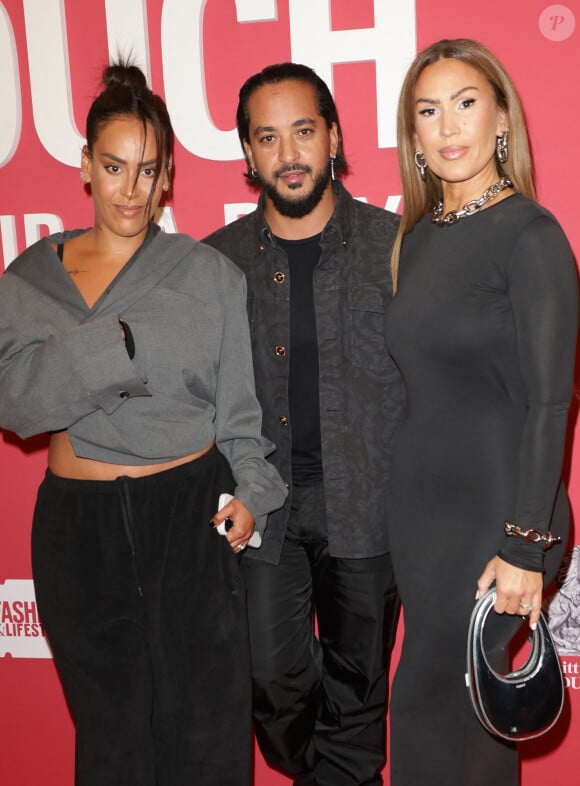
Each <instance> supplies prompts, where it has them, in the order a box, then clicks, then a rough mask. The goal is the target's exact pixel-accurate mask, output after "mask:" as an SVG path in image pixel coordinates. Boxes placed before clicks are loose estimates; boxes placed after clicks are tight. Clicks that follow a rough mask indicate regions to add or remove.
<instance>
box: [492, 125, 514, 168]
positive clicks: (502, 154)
mask: <svg viewBox="0 0 580 786" xmlns="http://www.w3.org/2000/svg"><path fill="white" fill-rule="evenodd" d="M509 132H510V130H509V128H506V130H505V131H504V132H503V134H502V135H501V136H498V137H496V140H495V152H496V155H497V160H498V161H499V163H500V164H505V162H506V161H507V160H508V158H509V149H508V134H509Z"/></svg>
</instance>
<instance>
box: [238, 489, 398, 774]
mask: <svg viewBox="0 0 580 786" xmlns="http://www.w3.org/2000/svg"><path fill="white" fill-rule="evenodd" d="M326 531H327V530H326V511H325V504H324V489H323V486H322V484H319V485H316V486H309V487H305V488H301V489H295V491H294V495H293V500H292V510H291V514H290V520H289V523H288V531H287V535H286V540H285V542H284V545H283V548H282V555H281V559H280V563H279V564H278V565H271V564H269V563H265V562H261V561H258V560H255V559H248V558H244V559H243V560H242V570H243V572H244V577H245V579H246V585H247V589H248V606H249V620H250V641H251V652H252V674H253V684H254V709H253V714H254V724H255V730H256V736H257V739H258V742H259V744H260V748H261V750H262V753H263V754H264V757H265V758H266V760H267V761H268V763H269V764H270V765H271V766H273V767H275V768H277V769H280V770H282V771H283V772H285V773H286V774H288V775H290V777H294V778H295V783H296V784H302V783H304V784H306V783H309V784H310V783H316V784H318V786H355V785H361V786H362V784H381V783H382V778H381V775H380V773H381V770H382V768H383V766H384V763H385V759H386V751H385V712H386V700H387V690H388V667H389V659H390V652H391V646H392V642H393V637H394V632H395V627H396V621H397V616H398V610H399V600H398V596H397V592H396V588H395V583H394V578H393V571H392V567H391V559H390V555H388V554H385V555H382V556H378V557H372V558H369V559H338V558H335V557H332V556H330V554H329V551H328V540H327V534H326ZM314 612H316V618H317V622H318V638H315V636H314V629H313V615H314Z"/></svg>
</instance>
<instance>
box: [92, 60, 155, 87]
mask: <svg viewBox="0 0 580 786" xmlns="http://www.w3.org/2000/svg"><path fill="white" fill-rule="evenodd" d="M103 82H104V84H105V88H107V89H109V88H111V87H125V88H129V89H130V90H132V91H141V90H147V89H148V88H147V80H146V78H145V74H144V73H143V71H141V69H140V68H137V66H134V65H128V64H127V63H113V64H112V65H110V66H108V67H107V68H105V70H104V72H103Z"/></svg>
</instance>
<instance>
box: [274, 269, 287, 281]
mask: <svg viewBox="0 0 580 786" xmlns="http://www.w3.org/2000/svg"><path fill="white" fill-rule="evenodd" d="M285 281H286V276H285V274H284V273H282V272H281V271H280V270H278V271H277V272H276V273H274V283H275V284H283V283H284V282H285Z"/></svg>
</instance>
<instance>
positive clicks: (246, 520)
mask: <svg viewBox="0 0 580 786" xmlns="http://www.w3.org/2000/svg"><path fill="white" fill-rule="evenodd" d="M224 519H231V521H232V522H233V525H232V526H231V527H230V529H229V530H228V531H227V532H226V538H227V539H228V541H229V543H230V546H231V547H232V550H233V551H235V552H236V553H239V552H240V551H243V550H244V549H245V548H246V546H247V545H248V541H249V540H250V538H251V537H252V535H253V533H254V517H253V516H252V514H251V513H250V511H249V510H248V509H247V507H246V506H245V505H244V504H243V503H242V502H240V500H239V499H236V498H235V497H234V498H233V499H232V500H230V502H228V504H227V505H224V507H223V508H221V510H218V512H217V513H216V514H215V516H213V518H212V521H213V523H214V526H217V525H218V524H221V522H222V521H224Z"/></svg>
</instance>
